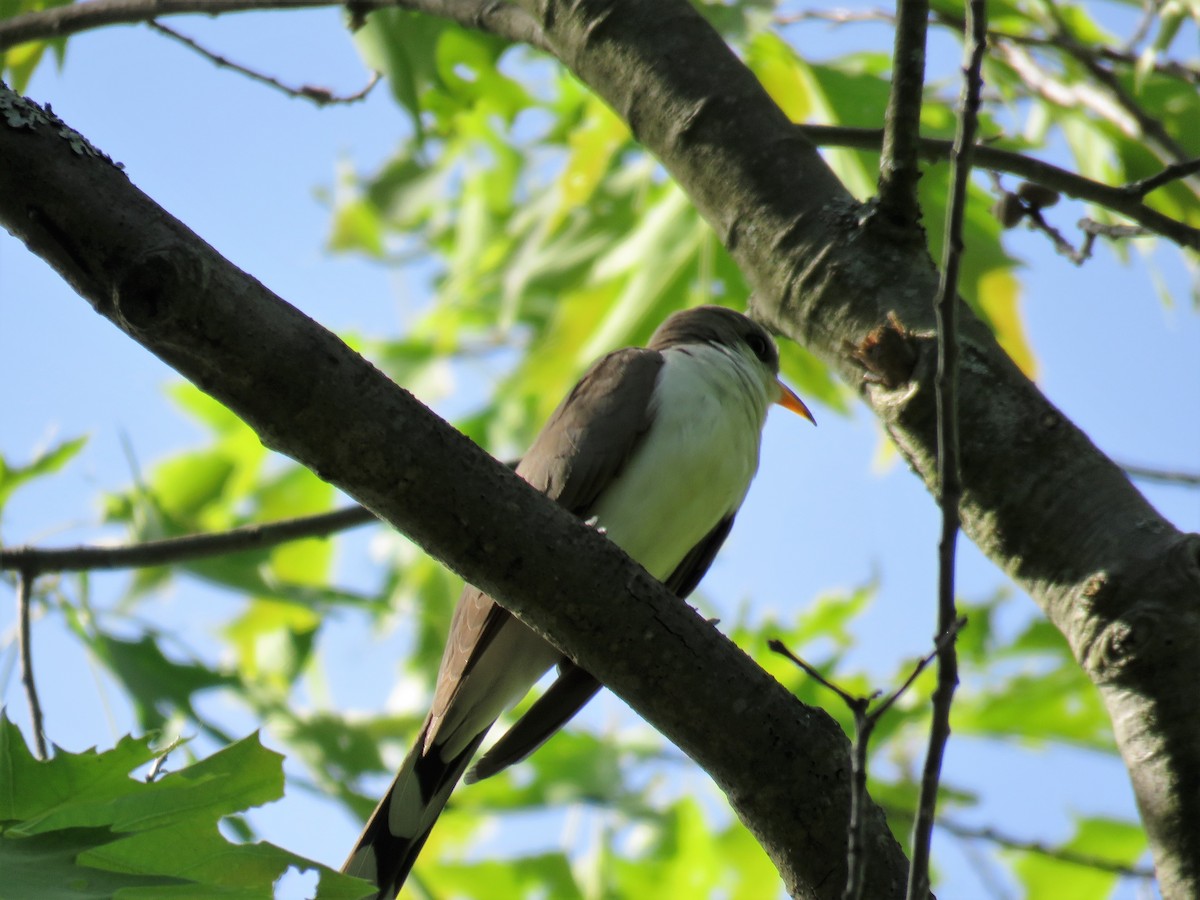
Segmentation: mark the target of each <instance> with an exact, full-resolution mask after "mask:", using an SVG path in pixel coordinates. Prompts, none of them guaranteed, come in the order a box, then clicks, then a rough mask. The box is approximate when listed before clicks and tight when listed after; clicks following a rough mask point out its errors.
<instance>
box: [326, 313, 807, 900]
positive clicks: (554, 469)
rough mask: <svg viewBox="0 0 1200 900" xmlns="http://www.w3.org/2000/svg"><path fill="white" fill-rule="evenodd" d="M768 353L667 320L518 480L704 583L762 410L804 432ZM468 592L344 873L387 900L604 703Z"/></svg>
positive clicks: (537, 451)
mask: <svg viewBox="0 0 1200 900" xmlns="http://www.w3.org/2000/svg"><path fill="white" fill-rule="evenodd" d="M778 374H779V351H778V348H777V347H776V345H775V342H774V340H773V339H772V337H771V335H770V334H769V333H768V332H767V330H766V329H765V328H764V327H763V326H762V325H760V324H758V323H757V322H755V321H754V320H753V319H750V318H749V317H747V316H745V315H742V314H741V313H739V312H736V311H734V310H732V309H728V308H726V307H720V306H698V307H693V308H690V309H685V310H681V311H678V312H675V313H673V314H672V315H670V316H669V317H668V318H667V319H665V320H664V321H663V323H662V324H661V325H660V326H659V327H658V329H657V330H656V331H655V332H654V334H653V335H652V336H651V338H650V341H649V343H648V344H647V345H646V346H645V347H628V348H625V349H622V350H616V351H613V352H611V353H609V354H607V355H605V356H604V357H602V358H601V359H600V360H598V361H597V362H596V363H594V364H593V365H592V366H591V368H589V369H588V370H587V371H586V372H585V374H584V375H583V377H582V378H581V379H580V380H579V382H578V383H577V384H576V385H575V387H574V388H573V389H572V390H571V391H570V392H569V393H568V394H567V396H566V397H565V398H564V399H563V400H562V402H561V403H560V404H559V405H558V407H557V408H556V409H555V411H554V412H553V413H552V414H551V416H550V418H549V419H548V420H547V422H546V424H545V426H543V428H542V430H541V431H540V432H539V433H538V435H537V437H536V438H535V439H534V442H533V444H532V445H531V447H530V448H529V451H528V452H527V453H526V454H525V455H524V456H523V457H522V458H521V460H520V462H519V463H518V465H517V469H516V471H517V474H518V475H520V476H521V477H522V478H524V479H525V480H526V481H527V482H528V483H529V484H531V485H532V486H533V487H534V488H536V489H537V490H539V491H541V492H542V493H544V494H546V495H547V496H549V497H550V498H551V499H552V500H554V501H556V502H557V503H559V504H560V505H562V506H564V507H565V508H566V509H568V510H569V511H570V512H572V513H573V514H575V515H577V516H578V517H579V518H580V519H582V520H584V521H585V522H587V523H588V524H589V525H592V526H593V527H595V528H597V529H598V530H600V531H601V532H602V533H603V534H605V535H606V536H607V537H608V539H609V540H611V541H613V542H614V543H615V544H617V546H619V547H620V548H621V549H622V550H624V551H625V552H626V554H628V555H629V556H630V557H632V558H633V559H634V560H636V561H637V562H639V563H640V564H641V565H642V567H643V568H645V569H646V570H647V571H648V572H649V573H650V574H651V575H653V576H654V577H655V578H657V579H658V580H659V581H661V582H662V583H663V584H665V585H666V587H667V588H669V589H670V590H671V591H673V592H674V593H675V594H676V595H677V596H679V597H681V598H683V597H686V596H687V595H688V594H689V593H691V591H692V590H693V589H694V588H695V587H696V585H697V584H698V583H699V582H700V579H701V578H702V577H703V576H704V573H705V572H706V571H707V570H708V568H709V566H710V565H711V563H712V561H713V558H714V557H715V556H716V554H717V551H718V549H720V547H721V544H722V543H724V541H725V538H726V537H727V536H728V534H729V531H730V529H731V528H732V526H733V520H734V517H735V516H736V514H737V512H738V509H739V507H740V506H741V504H742V501H743V500H744V499H745V497H746V493H747V491H748V490H749V488H750V482H751V479H753V477H754V474H755V472H756V471H757V469H758V457H759V446H760V443H761V438H762V429H763V425H764V424H765V422H766V416H767V410H768V408H769V407H770V406H771V405H772V404H779V405H781V406H783V407H785V408H787V409H790V410H792V411H793V412H796V413H798V414H799V415H801V416H803V417H805V418H806V419H808V420H809V421H810V422H813V424H816V421H815V419H814V418H813V415H812V413H811V412H810V411H809V409H808V407H807V406H806V405H805V404H804V402H803V401H802V400H801V399H800V398H799V397H797V396H796V394H795V393H794V392H793V391H792V390H791V389H790V388H788V387H787V386H786V385H785V384H784V383H783V382H782V381H780V380H779V377H778ZM554 667H557V669H558V675H557V678H556V679H555V680H554V681H553V682H552V684H551V685H550V686H549V687H548V688H546V690H545V692H544V693H543V694H542V696H541V697H539V698H538V699H537V700H536V701H535V702H534V703H533V704H532V705H531V706H530V708H529V709H528V710H527V711H526V713H525V714H524V715H523V716H522V717H521V718H520V719H518V721H517V722H516V723H515V724H514V725H513V726H512V727H511V728H510V729H509V731H508V732H506V733H505V734H504V735H503V736H502V737H501V738H500V739H499V740H498V741H497V742H496V743H495V744H494V745H493V746H492V747H491V748H490V749H489V750H488V751H487V752H486V753H485V754H484V755H483V756H482V757H480V759H479V761H478V762H477V763H476V765H475V766H474V767H473V768H472V769H471V770H470V771H469V772H468V771H467V769H468V766H470V764H471V761H472V760H473V759H474V757H475V755H476V753H477V752H478V750H479V748H480V746H481V745H482V743H483V741H484V738H485V737H486V735H487V733H488V731H489V729H490V728H491V727H492V725H493V724H494V722H495V721H496V719H497V718H498V717H499V716H500V715H501V714H502V713H503V712H504V711H505V710H507V709H508V708H510V707H512V706H514V705H515V704H516V703H517V702H518V701H519V700H520V699H521V698H522V697H523V696H524V695H525V694H526V693H527V692H528V691H529V690H530V689H531V688H532V687H533V686H534V684H536V683H537V682H538V681H539V680H540V679H541V677H542V676H543V675H544V674H545V673H546V672H548V671H549V670H550V669H551V668H554ZM600 686H601V685H600V682H599V681H597V680H596V679H595V678H594V677H592V676H591V675H590V674H589V673H587V672H586V671H584V670H583V669H582V668H580V667H579V666H577V665H575V663H573V662H572V661H571V660H570V659H569V658H567V657H565V656H564V655H563V654H562V653H560V652H559V651H558V650H556V649H555V648H554V647H553V646H551V645H550V644H549V643H547V642H546V641H545V640H544V639H542V638H541V637H539V636H538V635H536V634H535V633H534V632H533V631H532V630H530V629H529V628H527V627H526V626H525V625H523V624H522V623H521V622H520V621H519V620H518V619H516V618H515V617H514V616H512V615H511V614H510V613H509V612H507V611H506V610H505V609H504V608H503V607H501V606H500V605H498V604H497V603H496V602H495V601H494V600H492V598H491V597H489V596H487V595H486V594H485V593H483V592H482V591H480V590H479V589H477V588H475V587H472V586H471V585H467V586H466V587H464V589H463V593H462V595H461V597H460V598H459V601H458V605H457V607H456V609H455V612H454V617H453V619H452V621H451V626H450V633H449V637H448V639H447V642H446V648H445V651H444V653H443V656H442V661H441V665H440V667H439V670H438V677H437V681H436V686H435V688H434V697H433V702H432V705H431V708H430V711H429V714H428V715H427V716H426V718H425V721H424V724H423V725H422V727H421V730H420V732H419V733H418V735H417V738H416V740H415V742H414V744H413V747H412V749H411V751H410V752H409V754H408V756H407V757H406V758H405V760H404V762H403V764H402V765H401V767H400V770H399V772H398V774H397V775H396V777H395V779H394V781H393V782H392V785H391V787H389V789H388V791H387V793H386V794H385V795H384V796H383V799H381V800H380V801H379V804H378V805H377V806H376V808H375V811H374V813H372V815H371V817H370V819H369V820H368V821H367V824H366V826H365V827H364V829H363V832H362V834H361V835H360V836H359V839H358V841H357V843H356V844H355V847H354V849H353V851H352V852H351V853H350V855H349V857H348V858H347V860H346V862H345V864H344V865H343V866H342V871H343V872H345V873H347V874H351V875H357V876H359V877H362V878H365V879H367V880H368V881H371V882H373V883H374V884H375V885H377V887H378V893H377V894H376V895H375V896H376V898H377V900H393V898H395V897H396V895H397V894H398V893H399V891H400V889H401V887H402V886H403V884H404V881H405V879H406V878H407V877H408V874H409V872H410V870H411V869H412V866H413V864H414V863H415V862H416V859H417V855H418V854H419V853H420V851H421V848H422V847H423V846H424V844H425V841H426V839H427V838H428V836H429V833H430V831H431V830H432V828H433V826H434V823H435V822H436V821H437V818H438V816H439V815H440V814H441V812H442V809H443V808H444V807H445V805H446V803H447V801H448V800H449V797H450V793H451V791H453V790H454V788H455V786H456V785H457V784H458V782H459V781H460V780H462V779H463V776H464V774H465V775H466V779H465V780H466V782H467V783H471V782H473V781H478V780H481V779H483V778H486V777H490V776H491V775H494V774H496V773H497V772H499V771H502V770H503V769H505V768H507V767H508V766H510V765H513V764H514V763H517V762H519V761H520V760H522V759H524V758H525V757H526V756H528V755H529V754H530V753H532V752H533V751H534V750H535V749H537V747H539V746H540V745H541V744H542V743H543V742H545V741H546V740H547V739H548V738H549V737H551V736H552V735H553V734H554V732H555V731H557V730H558V729H559V728H560V727H562V725H563V724H565V723H566V722H567V721H568V720H569V719H570V718H571V717H572V716H573V715H574V714H575V713H576V712H578V711H579V709H581V708H582V707H583V706H584V705H585V704H586V703H587V702H588V700H590V699H591V698H592V697H593V696H594V695H595V694H596V693H597V691H599V689H600Z"/></svg>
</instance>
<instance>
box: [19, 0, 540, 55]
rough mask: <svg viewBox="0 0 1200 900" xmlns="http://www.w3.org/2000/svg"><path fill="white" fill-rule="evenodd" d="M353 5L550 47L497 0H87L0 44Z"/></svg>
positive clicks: (33, 17)
mask: <svg viewBox="0 0 1200 900" xmlns="http://www.w3.org/2000/svg"><path fill="white" fill-rule="evenodd" d="M338 6H352V7H353V10H354V14H355V16H356V17H358V18H361V17H362V16H364V15H366V14H367V13H370V12H374V11H375V10H377V9H388V8H391V7H401V8H404V9H411V10H413V11H416V12H424V13H428V14H429V15H433V16H440V17H441V18H445V19H451V20H453V21H455V22H457V23H458V24H460V25H462V26H464V27H466V28H472V29H475V30H476V31H486V32H489V33H491V34H494V35H496V36H497V37H501V38H504V39H506V40H509V41H512V42H513V43H524V44H530V45H532V46H534V47H539V48H541V49H546V42H545V36H544V35H543V33H542V30H541V28H539V27H538V25H537V24H536V23H535V22H534V21H533V19H532V18H531V17H530V16H529V15H528V14H527V13H526V12H525V11H524V10H522V9H520V8H519V7H517V6H514V5H512V4H510V3H496V2H494V0H353V3H345V2H336V0H83V2H80V3H74V4H70V5H67V6H57V7H54V8H53V9H46V10H40V11H38V12H31V13H25V14H24V15H20V16H14V17H13V18H11V19H7V20H5V21H2V22H0V50H7V49H8V48H9V47H14V46H16V45H17V44H22V43H25V42H26V41H36V40H47V39H49V38H57V37H66V36H68V35H72V34H78V33H79V32H81V31H90V30H92V29H95V28H103V27H105V26H107V25H130V24H134V23H137V22H149V21H150V20H151V19H157V18H162V17H163V16H175V15H184V14H187V13H203V14H205V15H209V16H215V15H220V14H222V13H232V12H246V11H250V10H264V9H313V8H318V7H338Z"/></svg>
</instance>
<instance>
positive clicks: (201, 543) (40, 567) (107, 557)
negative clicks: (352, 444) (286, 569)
mask: <svg viewBox="0 0 1200 900" xmlns="http://www.w3.org/2000/svg"><path fill="white" fill-rule="evenodd" d="M373 521H375V515H374V514H373V513H372V512H371V511H370V510H369V509H366V508H365V507H362V506H348V507H345V508H343V509H339V510H335V511H333V512H328V513H320V514H318V515H315V516H303V517H300V518H296V519H285V520H283V521H279V522H272V523H270V524H268V525H244V526H242V527H241V528H234V529H231V530H229V531H223V532H220V533H217V534H192V535H187V536H185V537H177V538H166V539H164V540H159V541H146V542H144V543H140V544H130V545H128V546H124V547H63V548H60V549H46V548H40V547H12V548H7V549H0V569H16V570H18V571H33V572H36V573H38V574H40V573H42V572H80V571H85V570H92V569H133V568H138V567H141V566H161V565H167V564H170V563H179V562H186V561H188V560H192V559H201V558H203V557H206V556H220V555H222V554H225V553H237V552H240V551H243V550H257V549H263V548H265V547H273V546H275V545H276V544H282V543H285V542H287V541H295V540H300V539H302V538H312V537H325V536H327V535H329V534H332V533H334V532H337V531H341V530H343V529H346V528H354V527H355V526H358V525H365V524H367V523H368V522H373Z"/></svg>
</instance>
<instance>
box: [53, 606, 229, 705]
mask: <svg viewBox="0 0 1200 900" xmlns="http://www.w3.org/2000/svg"><path fill="white" fill-rule="evenodd" d="M75 631H76V634H78V635H79V636H80V637H81V638H82V639H83V640H84V641H86V642H87V644H88V646H89V647H90V648H91V650H92V651H93V652H94V653H95V654H96V656H97V657H98V658H99V659H100V661H101V662H103V663H104V664H105V666H106V667H107V668H108V669H109V671H110V672H112V674H113V675H114V676H115V677H116V678H117V680H118V681H120V682H121V684H122V685H124V687H125V690H126V691H127V692H128V695H129V699H130V700H131V701H132V703H133V706H134V710H135V711H136V713H137V717H138V724H139V725H140V726H141V727H142V728H145V729H159V728H162V727H163V726H164V725H165V723H166V722H167V720H168V719H170V718H171V717H173V716H175V715H177V714H179V713H182V714H184V715H187V716H188V717H189V718H191V719H195V720H199V717H198V715H197V713H196V710H195V707H193V705H192V697H193V695H195V694H197V693H199V692H201V691H206V690H213V689H214V688H220V687H229V686H232V685H234V684H236V679H234V678H233V677H232V676H229V675H225V674H222V673H220V672H215V671H213V670H212V669H210V668H209V667H208V666H206V665H203V664H201V663H198V662H186V663H180V662H175V661H174V660H171V659H168V658H167V656H166V655H165V654H164V653H163V652H162V649H161V648H160V647H159V644H158V640H157V639H156V636H155V635H151V634H146V635H143V636H142V637H141V638H139V639H137V640H124V639H122V638H117V637H113V636H112V635H109V634H106V633H104V632H96V633H94V634H89V633H87V632H86V631H84V630H83V629H82V628H81V627H79V626H78V625H76V627H75Z"/></svg>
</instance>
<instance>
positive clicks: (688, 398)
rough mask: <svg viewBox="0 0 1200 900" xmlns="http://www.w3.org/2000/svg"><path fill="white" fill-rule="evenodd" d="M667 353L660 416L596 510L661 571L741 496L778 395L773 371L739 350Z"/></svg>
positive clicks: (628, 547) (626, 545)
mask: <svg viewBox="0 0 1200 900" xmlns="http://www.w3.org/2000/svg"><path fill="white" fill-rule="evenodd" d="M664 356H665V360H666V361H665V364H664V365H663V368H662V371H661V372H660V373H659V378H658V383H657V386H656V389H655V394H654V423H653V425H652V426H651V429H650V431H649V432H648V433H647V435H646V436H645V438H643V440H642V442H641V444H640V445H639V448H638V450H637V452H636V453H635V454H634V456H633V458H632V459H631V460H630V461H629V463H628V465H627V466H626V467H625V469H624V470H623V471H622V472H621V474H620V475H619V476H618V477H617V478H616V479H615V480H614V481H613V483H612V484H610V485H609V487H608V489H607V490H605V492H604V494H603V496H602V498H601V500H600V502H599V503H598V504H597V505H596V507H595V509H594V514H595V516H596V518H597V520H598V523H599V524H600V525H601V526H602V527H603V528H604V529H605V531H606V533H607V535H608V537H609V539H610V540H612V541H614V542H615V543H616V544H617V545H618V546H619V547H620V548H621V549H622V550H624V551H625V552H626V553H628V554H629V555H630V556H631V557H633V558H634V559H636V560H637V561H638V562H639V563H641V564H642V566H643V567H645V569H646V570H647V571H649V572H650V574H651V575H653V576H654V577H655V578H658V579H660V580H661V579H665V578H667V577H668V576H669V575H670V574H671V573H672V572H673V571H674V570H675V567H676V566H678V565H679V563H680V562H681V561H682V560H683V558H684V556H686V555H687V553H688V551H690V550H691V549H692V547H694V546H695V545H696V544H698V543H699V542H700V540H701V539H702V538H703V537H704V536H705V535H706V534H708V533H709V532H710V531H711V530H712V529H713V528H714V527H715V526H716V525H717V523H718V522H720V521H721V520H722V519H724V518H725V517H726V516H728V515H729V514H730V513H732V512H734V511H736V510H737V508H738V507H739V506H740V505H741V502H742V500H743V498H745V496H746V491H747V490H748V489H749V487H750V480H751V479H752V478H753V477H754V473H755V471H756V470H757V469H758V449H759V443H760V439H761V436H762V426H763V422H764V420H765V419H766V414H767V408H768V406H769V404H770V399H769V397H768V387H767V385H766V384H765V383H764V378H765V375H764V372H760V371H758V369H759V368H760V367H758V366H757V365H756V364H755V363H754V362H751V361H750V360H748V359H745V358H743V357H742V356H740V355H738V354H731V353H726V352H723V351H721V350H719V349H717V348H714V347H695V346H692V347H688V348H687V350H686V351H685V350H682V349H678V348H673V349H670V350H667V351H666V352H665V353H664Z"/></svg>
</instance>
